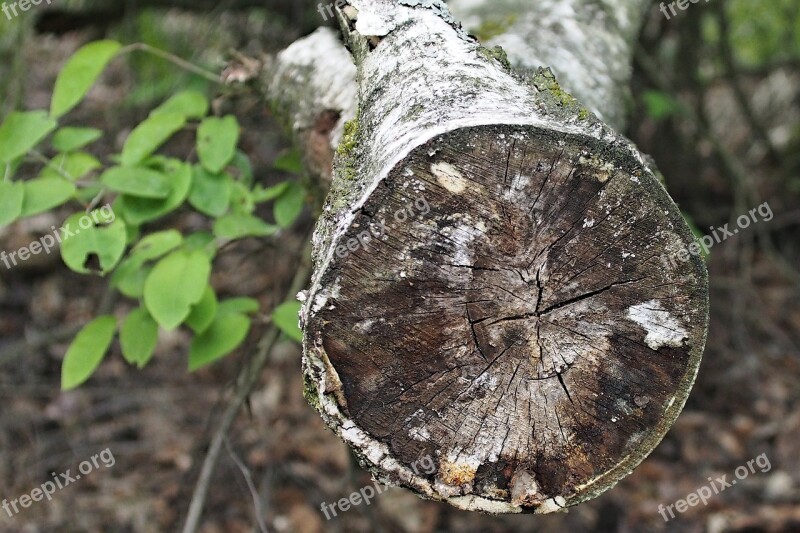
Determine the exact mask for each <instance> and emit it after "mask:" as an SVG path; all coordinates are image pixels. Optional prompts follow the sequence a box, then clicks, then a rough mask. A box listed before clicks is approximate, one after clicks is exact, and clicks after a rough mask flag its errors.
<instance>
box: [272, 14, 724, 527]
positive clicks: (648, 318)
mask: <svg viewBox="0 0 800 533" xmlns="http://www.w3.org/2000/svg"><path fill="white" fill-rule="evenodd" d="M561 4H563V5H564V6H568V5H571V2H565V3H561ZM561 4H559V5H561ZM576 5H577V3H576ZM338 14H339V18H340V22H341V26H342V30H343V33H344V35H345V41H346V43H347V45H348V47H349V49H350V51H351V52H352V56H353V58H354V59H355V64H356V67H357V76H356V85H355V86H356V87H357V95H358V111H357V117H356V118H355V119H353V120H351V121H350V122H348V123H347V125H346V126H344V128H343V129H344V136H343V138H341V140H340V141H339V137H338V136H337V133H336V132H337V131H338V128H337V123H336V121H343V120H344V119H345V118H346V117H347V116H348V115H350V114H351V113H352V112H353V111H352V109H353V106H351V105H350V103H351V102H352V101H353V100H352V98H351V96H348V95H352V92H348V91H352V87H353V86H352V85H350V82H349V81H348V79H350V77H351V76H352V74H353V71H352V67H349V68H350V70H347V69H348V67H347V66H346V65H347V64H348V61H346V60H345V59H344V56H343V55H342V54H341V49H340V48H339V47H338V45H336V44H335V43H334V41H333V40H332V39H331V35H330V34H326V33H325V32H324V31H321V32H318V33H316V34H314V35H312V36H311V37H309V38H307V39H305V40H303V41H301V42H299V43H297V44H296V45H293V48H290V49H289V50H287V51H286V52H284V53H283V54H281V56H280V57H279V58H278V59H277V60H276V63H275V65H274V68H273V69H272V70H271V71H270V72H271V73H272V75H273V81H274V84H273V89H274V92H275V94H276V95H277V96H276V98H275V103H276V104H277V106H278V108H279V109H281V110H283V112H284V113H286V115H287V117H290V118H291V122H292V124H293V127H294V130H295V132H296V133H298V135H299V136H300V138H301V139H303V138H305V137H304V136H308V135H310V133H309V132H314V131H315V126H314V125H315V124H316V121H317V120H318V117H320V116H322V115H324V114H325V113H329V114H330V117H333V118H335V119H336V120H335V121H329V123H328V132H329V136H328V137H327V138H326V142H331V138H332V139H333V140H332V145H333V146H336V145H338V154H337V160H336V164H335V167H334V168H335V172H334V176H333V181H332V183H331V191H330V194H329V196H328V200H327V203H326V205H325V208H324V212H323V214H322V216H321V217H320V220H319V222H318V225H317V229H316V232H315V236H314V247H315V251H314V261H315V271H314V276H313V280H312V285H311V287H310V289H309V290H308V291H307V292H305V293H303V295H302V296H301V298H302V299H303V300H304V302H305V303H304V307H303V311H302V313H301V322H302V324H303V326H304V343H303V348H304V357H303V371H304V374H305V377H306V395H307V398H308V399H309V401H310V402H311V404H312V405H313V406H314V407H315V408H316V409H318V410H319V412H320V413H321V415H322V417H323V418H324V419H325V421H326V423H327V424H328V425H329V426H330V427H331V428H332V429H333V430H334V431H335V432H336V433H337V434H338V435H339V436H340V437H341V438H342V439H343V440H344V441H346V442H347V443H348V444H349V445H350V446H351V447H352V448H353V449H354V450H355V452H356V454H357V455H358V457H359V458H360V460H361V461H362V464H363V465H364V466H365V467H367V468H369V469H370V470H371V471H372V472H373V473H374V474H375V475H376V476H377V477H378V478H379V479H380V480H382V481H384V482H388V483H393V484H398V485H402V486H405V487H408V488H410V489H412V490H414V491H415V492H417V493H418V494H420V495H422V496H424V497H427V498H431V499H436V500H444V501H447V502H449V503H451V504H453V505H455V506H457V507H460V508H464V509H470V510H479V511H485V512H493V513H512V512H553V511H557V510H560V509H562V508H564V507H567V506H570V505H574V504H576V503H579V502H581V501H584V500H587V499H589V498H592V497H594V496H596V495H598V494H600V493H601V492H603V491H604V490H606V489H608V488H610V487H612V486H613V485H614V484H615V483H616V482H617V481H618V480H619V479H621V478H622V477H624V476H625V475H627V474H628V473H629V472H630V471H631V470H632V469H633V468H634V467H635V466H636V465H637V464H638V463H639V462H640V461H641V460H642V459H643V458H644V457H645V456H646V455H647V454H648V453H650V451H652V449H653V448H654V447H655V446H656V445H657V444H658V442H659V441H660V440H661V438H662V437H663V436H664V434H665V433H666V431H667V430H668V428H669V427H670V426H671V424H672V423H673V421H674V420H675V418H676V417H677V416H678V414H679V412H680V410H681V409H682V407H683V405H684V402H685V400H686V398H687V396H688V394H689V391H690V389H691V386H692V383H693V381H694V378H695V375H696V372H697V369H698V365H699V363H700V357H701V354H702V350H703V345H704V341H705V334H706V328H707V321H708V315H707V274H706V270H705V267H704V265H703V263H702V261H701V260H700V259H699V258H697V257H696V256H694V255H692V256H689V259H688V260H686V261H680V260H671V259H670V257H671V256H670V255H669V251H671V250H677V249H682V248H688V247H689V246H690V245H692V243H693V242H694V239H693V237H692V235H691V232H690V231H689V228H688V227H687V225H686V223H685V222H684V220H683V218H682V216H681V214H680V211H679V210H678V208H677V207H676V206H675V204H674V203H673V202H672V200H671V199H670V198H669V196H668V195H667V193H666V192H665V190H664V189H663V188H662V187H661V185H660V184H659V182H658V181H657V180H656V178H655V177H654V175H653V172H652V171H651V169H650V168H648V166H647V165H646V164H645V163H644V162H643V160H642V157H641V155H640V154H639V152H638V151H637V150H636V148H635V147H634V146H633V145H632V144H631V143H630V142H629V141H628V140H626V139H624V138H623V137H621V136H620V135H618V134H617V133H615V132H614V131H613V130H612V129H610V128H609V127H608V126H606V125H605V124H603V123H602V122H600V121H599V120H598V119H597V118H596V117H595V116H594V115H593V114H592V113H591V112H590V111H589V110H588V109H587V108H585V107H584V106H583V105H581V104H580V103H579V102H577V101H576V100H575V99H574V98H572V97H571V96H570V95H569V94H568V93H566V92H565V91H564V90H563V89H562V88H561V87H560V86H559V84H558V83H557V82H556V81H555V78H554V77H553V75H552V74H551V73H550V71H549V70H540V71H537V72H536V73H531V74H530V75H528V76H527V77H525V78H523V77H520V76H518V75H515V74H514V73H512V72H511V71H510V69H509V65H508V63H507V62H506V61H505V58H504V57H503V55H502V53H500V51H498V50H489V49H487V48H485V47H483V46H481V45H480V44H479V43H478V42H477V41H475V40H474V39H473V38H471V37H470V36H468V35H467V34H466V33H465V32H464V31H463V30H461V29H460V26H459V25H458V24H457V23H456V22H455V20H454V19H453V18H452V16H451V15H450V13H449V12H448V10H447V7H446V6H445V5H444V4H443V3H442V2H440V1H438V0H401V1H400V2H395V1H389V0H372V1H368V0H351V1H350V5H349V6H347V7H345V8H344V9H343V10H339V12H338ZM539 29H540V28H538V27H537V26H533V27H530V31H531V32H535V31H538V30H539ZM541 31H542V32H544V33H543V35H547V30H546V29H542V30H541ZM531 39H532V42H533V41H535V40H536V36H535V35H533V36H532V37H531ZM565 39H566V37H565ZM552 44H553V45H554V49H556V47H557V46H558V43H552ZM327 47H329V48H327ZM551 57H559V56H558V54H555V55H553V56H551ZM564 57H569V58H570V59H569V61H575V62H578V63H576V64H570V65H556V67H557V68H558V67H559V66H560V67H561V68H563V69H564V71H565V72H568V71H569V72H578V71H579V70H580V68H581V65H580V64H579V62H580V60H581V59H580V58H581V57H583V56H582V55H580V54H573V55H565V56H564ZM590 72H593V71H590V70H586V73H587V76H590V74H588V73H590ZM591 75H593V74H591ZM576 79H578V78H576ZM587 79H588V78H587ZM326 80H329V81H326ZM594 81H597V80H594ZM281 85H282V86H283V87H284V88H283V89H279V86H281ZM287 87H295V88H294V89H289V90H287V89H286V88H287ZM576 87H578V86H577V85H576ZM576 90H577V89H576ZM608 91H609V98H612V99H615V98H617V97H618V94H617V92H615V91H614V90H613V88H611V87H609V88H608ZM293 98H294V100H295V102H294V103H292V99H293ZM303 103H305V104H308V105H303ZM598 108H602V106H601V105H599V106H598ZM341 126H342V125H341V123H339V124H338V127H339V128H340V127H341ZM323 144H325V143H323ZM683 257H686V256H683Z"/></svg>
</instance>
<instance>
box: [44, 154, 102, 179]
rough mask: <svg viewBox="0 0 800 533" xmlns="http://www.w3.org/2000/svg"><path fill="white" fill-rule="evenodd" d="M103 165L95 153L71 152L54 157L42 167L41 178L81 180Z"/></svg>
mask: <svg viewBox="0 0 800 533" xmlns="http://www.w3.org/2000/svg"><path fill="white" fill-rule="evenodd" d="M102 166H103V165H102V164H101V163H100V161H98V160H97V158H95V157H94V156H93V155H91V154H87V153H86V152H70V153H66V154H61V155H58V156H56V157H54V158H53V159H52V160H51V161H50V163H49V164H48V165H47V166H46V167H44V169H42V172H41V173H40V174H39V177H40V178H59V179H64V178H67V177H68V178H67V179H70V180H73V181H74V180H79V179H81V178H82V177H84V176H85V175H86V174H88V173H89V172H91V171H93V170H97V169H98V168H101V167H102Z"/></svg>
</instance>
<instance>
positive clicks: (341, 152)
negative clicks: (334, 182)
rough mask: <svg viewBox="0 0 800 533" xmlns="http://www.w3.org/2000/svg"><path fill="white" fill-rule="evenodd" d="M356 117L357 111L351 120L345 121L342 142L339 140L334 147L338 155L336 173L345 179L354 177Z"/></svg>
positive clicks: (357, 124)
mask: <svg viewBox="0 0 800 533" xmlns="http://www.w3.org/2000/svg"><path fill="white" fill-rule="evenodd" d="M358 119H359V113H358V112H357V113H356V116H355V118H354V119H353V120H348V121H347V122H345V124H344V135H343V136H342V142H340V143H339V146H338V147H337V148H336V154H337V156H338V162H337V171H338V175H339V176H341V177H342V178H344V179H345V180H346V181H352V180H354V179H355V178H356V171H355V150H356V147H357V146H358V137H359V131H358V126H359V122H358Z"/></svg>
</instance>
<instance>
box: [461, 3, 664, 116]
mask: <svg viewBox="0 0 800 533" xmlns="http://www.w3.org/2000/svg"><path fill="white" fill-rule="evenodd" d="M651 5H652V4H651V3H650V2H648V1H646V0H598V1H587V0H535V1H531V0H449V1H448V6H449V7H450V9H451V11H452V12H453V14H454V15H455V16H456V17H457V18H458V19H459V20H461V21H462V23H463V25H464V27H465V28H466V29H467V30H469V31H470V32H476V33H478V34H480V33H481V31H480V30H481V28H489V29H490V30H488V31H491V30H495V31H497V29H498V28H504V31H502V33H501V34H499V35H496V36H492V37H491V39H490V40H489V41H487V42H486V43H484V44H486V45H487V46H497V45H499V46H502V47H503V49H504V50H505V51H506V53H507V54H508V59H509V61H510V62H511V64H512V66H513V67H515V68H519V69H529V70H535V69H536V68H538V67H550V68H551V69H552V70H553V72H554V73H555V74H556V78H557V79H558V81H559V83H560V84H561V85H562V86H563V87H564V88H565V89H566V90H567V91H569V92H571V93H572V94H573V95H574V96H575V97H576V98H577V99H578V100H580V101H581V102H582V103H583V104H584V105H586V106H587V107H588V108H589V109H591V110H592V111H593V112H594V113H595V114H596V115H597V116H598V117H600V118H601V119H602V120H604V121H605V122H606V123H608V124H610V125H611V126H613V127H615V128H617V129H620V130H621V129H623V128H624V127H625V122H626V121H625V116H626V107H627V106H626V103H627V100H628V94H629V86H630V78H631V60H632V57H633V47H634V46H635V44H636V37H637V35H638V32H639V29H640V27H641V24H642V22H643V20H644V16H645V13H646V10H647V8H648V7H650V6H651Z"/></svg>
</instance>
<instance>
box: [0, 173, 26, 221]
mask: <svg viewBox="0 0 800 533" xmlns="http://www.w3.org/2000/svg"><path fill="white" fill-rule="evenodd" d="M24 198H25V187H24V186H23V185H22V183H14V182H10V181H6V182H0V228H2V227H3V226H7V225H9V224H11V223H12V222H14V221H15V220H16V219H17V218H19V216H20V215H21V214H22V204H23V200H24Z"/></svg>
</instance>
